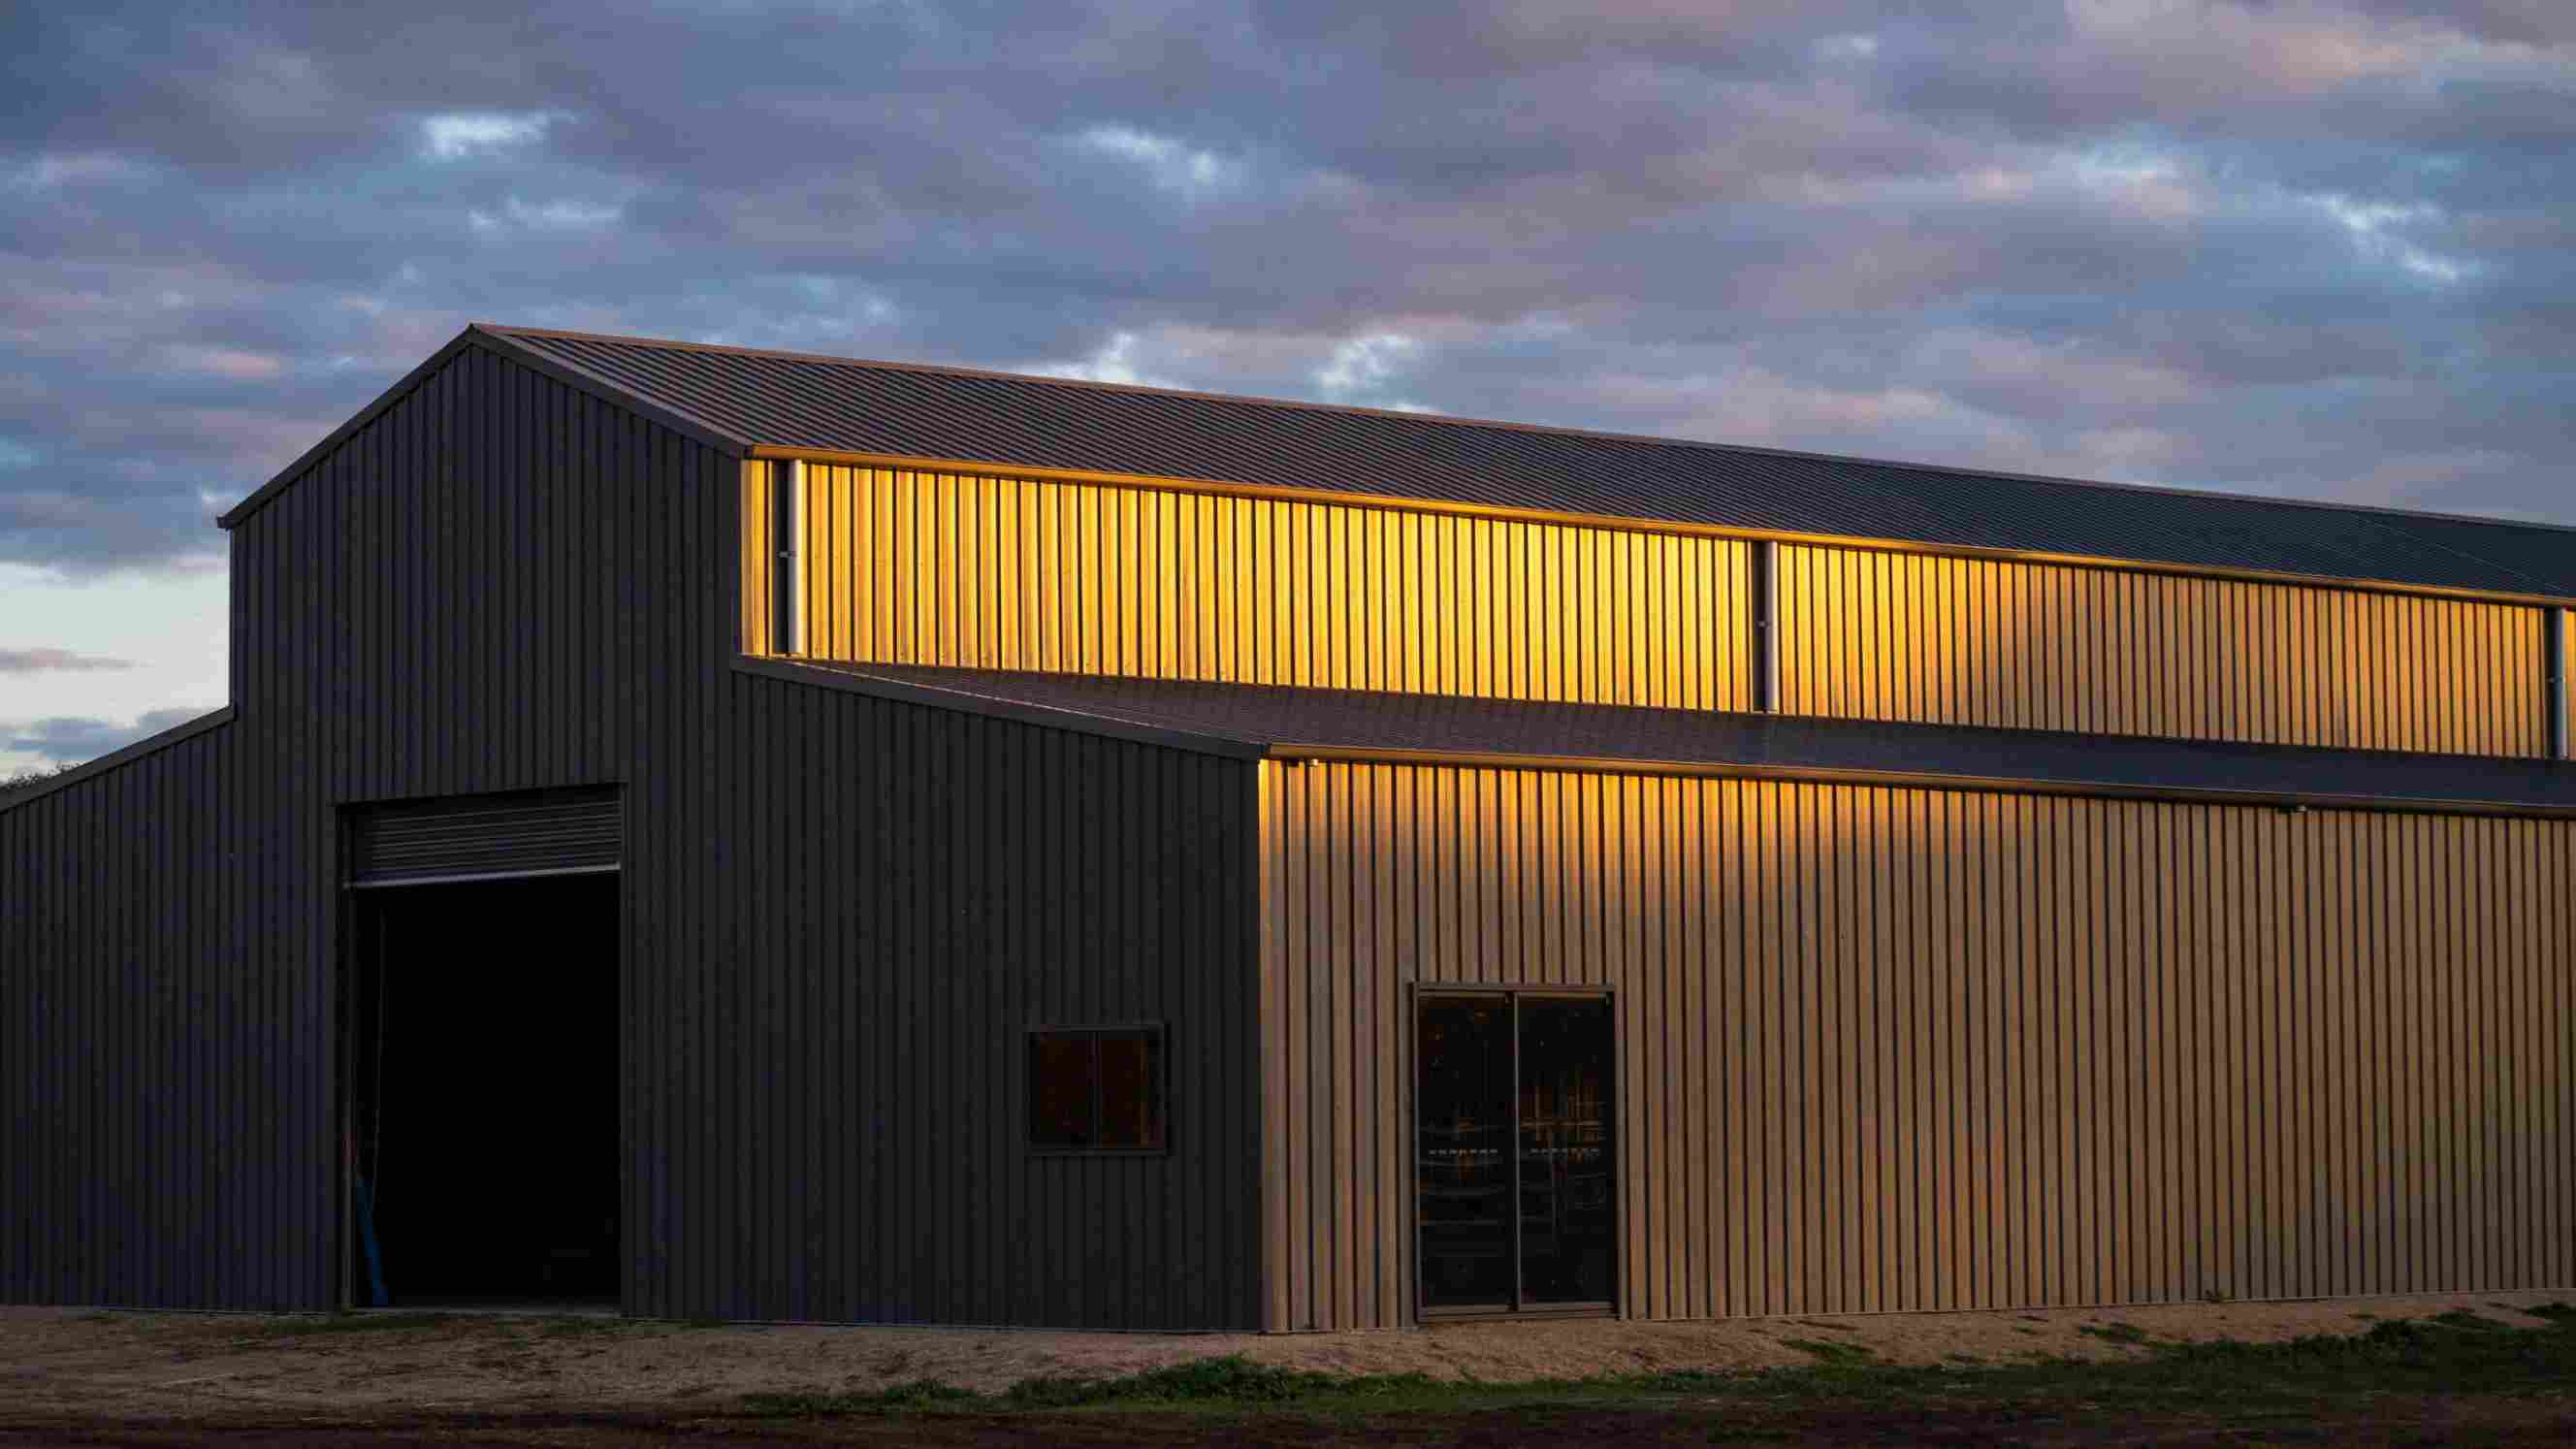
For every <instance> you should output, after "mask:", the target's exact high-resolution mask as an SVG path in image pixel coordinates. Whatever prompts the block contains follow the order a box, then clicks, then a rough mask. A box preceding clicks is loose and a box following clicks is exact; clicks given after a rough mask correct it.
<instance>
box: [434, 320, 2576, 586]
mask: <svg viewBox="0 0 2576 1449" xmlns="http://www.w3.org/2000/svg"><path fill="white" fill-rule="evenodd" d="M467 325H468V326H469V327H471V328H474V329H477V330H480V331H483V332H487V333H490V334H492V335H495V336H500V337H528V338H561V339H563V340H566V341H572V342H601V343H611V344H617V345H622V346H629V347H652V348H662V349H666V350H669V351H674V352H705V353H714V354H717V355H724V356H736V357H752V358H761V359H766V360H769V361H776V362H801V363H811V364H814V365H816V366H822V367H850V368H859V369H863V370H867V371H871V372H898V373H902V372H909V373H927V374H932V375H936V376H942V377H960V378H973V379H982V380H989V381H994V382H1017V383H1036V384H1040V385H1045V386H1054V387H1063V388H1070V389H1075V390H1080V391H1089V392H1103V393H1119V394H1127V395H1131V396H1139V397H1168V398H1186V399H1189V400H1191V401H1196V402H1215V403H1232V404H1237V405H1241V406H1248V407H1268V408H1292V409H1296V410H1298V411H1303V412H1320V413H1330V414H1334V415H1337V416H1343V417H1365V418H1383V419H1389V420H1393V421H1400V422H1419V423H1435V424H1440V425H1443V426H1448V427H1458V428H1492V429H1500V430H1504V431H1508V432H1516V433H1528V434H1533V435H1536V436H1541V437H1559V438H1581V439H1589V440H1592V441H1595V442H1610V443H1631V444H1643V445H1648V446H1653V447H1666V448H1690V449H1697V450H1704V451H1708V452H1716V453H1728V454H1735V455H1738V456H1744V455H1751V456H1755V457H1766V458H1787V459H1795V460H1798V461H1802V462H1815V463H1851V464H1862V465H1866V466H1869V467H1874V468H1901V469H1910V470H1913V471H1916V472H1923V473H1938V474H1943V475H1946V476H1949V477H1957V478H1984V479H2008V480H2011V481H2013V482H2019V483H2044V484H2048V485H2051V486H2054V487H2059V488H2068V489H2078V490H2099V491H2103V492H2110V493H2151V494H2156V495H2160V496H2163V497H2170V498H2183V499H2214V500H2219V501H2224V502H2230V503H2255V504H2266V505H2272V506H2277V507H2282V508H2304V509H2313V510H2318V511H2321V512H2327V513H2350V514H2358V515H2361V516H2363V517H2373V518H2380V517H2384V518H2405V519H2436V520H2440V521H2443V522H2448V523H2465V524H2471V525H2477V526H2483V527H2488V528H2530V529H2540V530H2544V531H2547V532H2551V533H2565V534H2570V535H2576V524H2567V523H2547V522H2540V521H2536V520H2532V519H2523V518H2494V517H2487V516H2483V515H2480V514H2473V513H2442V512H2437V511H2434V510H2431V509H2420V508H2399V507H2396V506H2394V505H2391V504H2384V503H2341V502H2336V501H2333V500H2330V499H2320V498H2284V497H2279V496H2276V495H2272V494H2266V493H2240V492H2235V491H2232V490H2227V489H2219V488H2194V487H2190V486H2187V485H2183V484H2176V483H2127V482H2117V481H2113V480H2109V479H2101V478H2077V477H2072V476H2069V475H2067V474H2062V473H2028V472H2019V471H2014V470H2010V469H2002V468H1977V467H1970V466H1968V465H1966V464H1963V463H1935V462H1928V461H1923V460H1918V459H1911V458H1874V457H1870V456H1868V455H1866V454H1861V453H1828V452H1820V451H1813V450H1808V449H1801V448H1780V447H1772V446H1769V445H1766V444H1761V443H1727V442H1719V441H1716V440H1714V439H1708V438H1676V437H1668V436H1664V435H1660V434H1655V433H1625V432H1615V431H1611V430H1608V429H1602V428H1577V427H1567V426H1564V425H1561V424H1554V423H1526V422H1514V421H1512V420H1510V419H1508V418H1483V417H1468V416H1464V415H1460V414H1455V413H1431V412H1410V411H1406V410H1404V409H1400V408H1373V407H1361V406H1357V405H1354V404H1350V403H1325V402H1314V401H1310V400H1308V399H1305V398H1286V397H1262V396H1259V395H1257V394H1252V393H1227V392H1206V391H1201V390H1198V389H1194V388H1176V387H1150V386H1146V385H1144V384H1141V383H1123V382H1100V381H1097V380H1094V379H1091V378H1081V377H1058V376H1055V375H1053V374H1049V373H1041V372H1007V371H1003V370H1001V369H998V368H985V367H961V366H956V365H953V364H949V363H935V362H897V361H893V360H891V359H887V358H875V357H846V356H841V355H838V354H834V353H828V352H798V351H792V350H788V349H783V348H770V347H743V346H738V345H735V344H732V343H722V342H690V341H686V340H684V339H680V338H671V337H642V336H634V335H630V334H624V333H614V332H584V331H578V330H574V329H569V328H552V327H517V326H512V325H510V324H507V323H500V322H474V323H469V324H467ZM549 356H550V354H549ZM556 360H560V359H556ZM621 391H627V392H630V393H631V392H632V391H633V390H632V389H621ZM742 441H743V442H744V443H746V444H747V445H753V446H759V445H760V444H759V443H758V440H756V439H744V440H742ZM773 446H783V445H773ZM2453 551H2454V552H2457V550H2453ZM2462 556H2463V557H2472V558H2474V557H2476V555H2462ZM2478 561H2479V562H2481V563H2486V564H2488V565H2489V566H2490V567H2496V568H2506V571H2507V572H2512V573H2520V570H2516V569H2511V568H2508V567H2507V566H2505V565H2501V564H2495V563H2493V562H2492V561H2491V560H2487V559H2483V558H2481V559H2479V560H2478ZM2526 577H2527V575H2526Z"/></svg>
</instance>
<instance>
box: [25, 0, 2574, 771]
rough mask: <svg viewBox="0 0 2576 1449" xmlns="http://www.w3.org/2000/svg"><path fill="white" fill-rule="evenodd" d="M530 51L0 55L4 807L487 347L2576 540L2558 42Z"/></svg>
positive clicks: (1767, 10)
mask: <svg viewBox="0 0 2576 1449" xmlns="http://www.w3.org/2000/svg"><path fill="white" fill-rule="evenodd" d="M524 8H526V7H523V6H521V5H518V4H511V5H506V6H493V7H488V8H487V7H484V6H482V5H481V4H480V3H479V0H442V3H440V4H438V5H434V6H402V7H381V9H382V13H381V14H377V15H368V14H365V13H363V8H362V7H347V8H343V7H337V6H303V5H295V6H276V7H267V6H256V5H230V4H222V3H207V4H203V5H199V6H195V7H187V8H184V9H182V8H177V7H171V6H169V5H167V4H166V3H155V4H150V5H136V6H132V7H130V8H124V9H120V8H119V7H118V6H116V5H115V4H114V3H112V0H111V3H101V0H85V3H82V4H79V5H21V6H12V7H9V8H8V14H7V16H6V17H5V18H0V57H5V59H0V65H5V66H6V67H7V72H8V91H9V94H10V97H11V103H10V105H9V106H7V107H6V108H5V114H0V773H6V772H7V771H9V770H11V769H13V768H19V767H25V766H29V765H34V764H38V763H45V762H52V761H60V760H73V759H79V758H84V757H86V756H88V755H90V754H93V753H96V752H98V751H100V750H103V749H106V748H112V747H113V746H114V745H116V744H117V743H120V742H122V741H123V740H125V739H128V738H132V737H134V736H135V735H136V734H137V733H139V732H142V731H144V730H146V729H149V728H153V727H157V726H158V725H159V724H163V723H167V722H169V721H171V720H174V719H177V718H181V717H184V716H185V715H187V714H190V713H194V712H196V711H198V710H201V709H204V708H208V707H211V706H214V705H217V704H220V703H221V702H222V701H223V695H224V651H225V647H226V646H225V639H224V629H223V614H224V606H223V598H224V589H225V575H224V541H223V537H222V535H221V534H219V533H217V532H216V531H214V530H213V528H212V527H211V524H210V522H209V520H210V519H211V517H212V515H213V514H214V513H215V512H217V511H219V510H220V509H221V508H222V507H223V506H224V505H225V504H227V503H228V502H230V501H231V500H233V499H235V498H238V497H240V496H241V495H242V494H243V493H245V492H247V491H248V490H250V489H251V488H253V487H255V486H257V485H258V484H259V483H260V482H262V481H263V480H264V479H265V478H266V477H267V476H268V475H269V474H270V473H271V472H272V471H273V470H274V469H276V468H277V467H279V466H280V465H281V464H283V463H285V462H286V461H287V460H289V459H290V458H292V457H293V456H294V455H295V454H297V453H298V452H300V451H301V450H302V449H303V448H304V447H306V446H307V445H309V444H310V443H311V442H312V441H314V440H315V439H316V438H318V437H319V436H320V435H322V434H323V433H324V432H326V431H328V430H329V429H330V428H331V427H332V426H334V425H335V424H337V423H338V422H339V421H340V420H341V419H342V418H344V417H346V416H347V415H348V414H349V413H351V412H353V411H355V410H356V409H357V408H358V407H360V406H361V405H362V404H364V403H365V402H366V401H367V400H368V399H369V398H370V397H372V396H373V395H374V394H375V393H377V392H378V391H379V390H381V389H382V388H383V387H384V386H385V385H386V384H387V383H389V382H390V381H392V380H393V379H394V378H395V377H396V376H398V375H399V374H400V373H401V372H403V371H404V370H405V369H407V368H408V367H409V366H410V365H411V364H413V363H415V362H417V361H418V360H419V359H420V358H421V357H422V356H424V355H425V354H427V353H428V352H430V351H431V350H432V349H434V348H435V347H437V346H438V345H439V344H440V343H441V342H442V341H444V340H445V339H446V338H447V337H448V336H449V335H451V334H452V333H454V332H455V331H456V329H457V328H458V327H459V326H460V325H462V324H463V323H464V322H465V321H467V320H469V319H474V318H490V319H495V320H500V321H509V322H520V323H531V324H540V325H547V326H557V327H577V328H589V329H596V330H603V331H621V332H639V333H650V334H657V335H664V336H676V337H687V338H695V339H701V340H707V341H719V342H731V343H743V344H750V345H760V346H781V347H793V348H802V349H810V350H816V351H830V352H846V353H852V354H857V355H862V356H872V357H890V358H905V359H918V360H926V361H937V362H955V363H967V364H974V365H978V366H988V367H1001V368H1015V369H1046V370H1053V371H1059V372H1068V373H1075V374H1079V375H1084V376H1093V377H1104V378H1115V379H1121V380H1135V381H1145V382H1168V383H1174V384H1180V385H1186V386H1191V387H1203V388H1213V389H1220V390H1226V391H1240V392H1255V393H1270V394H1278V395H1286V396H1297V397H1311V398H1320V399H1328V400H1336V401H1349V402H1357V403H1370V404H1381V405H1384V404H1400V405H1411V406H1419V407H1426V408H1432V409H1437V410H1440V411H1444V412H1455V413H1466V414H1475V415H1483V416H1499V417H1508V418H1517V419H1523V420H1529V421H1538V422H1554V423H1568V424H1577V425H1584V426H1594V427H1607V428H1615V429H1623V430H1633V431H1643V432H1654V433H1665V434H1674V435H1681V436H1688V437H1702V438H1714V439H1725V440H1733V441H1742V442H1756V443H1768V444H1775V445H1781V446H1790V447H1801V448H1817V449H1826V450H1832V451H1842V452H1860V453H1869V454H1877V455H1883V456H1894V457H1907V458H1923V459H1931V460H1937V461H1945V462H1959V463H1984V464H1992V465H1996V466H2000V467H2006V468H2013V469H2024V470H2033V471H2043V472H2057V473H2071V474H2077V475H2081V476H2087V477H2096V478H2106V479H2118V480H2132V481H2148V482H2160V483H2174V484H2184V485H2195V486H2211V487H2223V488H2228V489H2234V490H2241V491H2251V492H2260V493H2274V494H2285V495H2295V496H2301V497H2311V498H2331V499H2343V500H2349V501H2354V502H2364V503H2384V504H2398V505H2405V506H2415V507H2425V508H2434V509H2442V510H2448V511H2455V512H2472V513H2492V514H2499V515H2508V516H2516V517H2524V518H2539V519H2549V520H2553V521H2567V522H2576V499H2571V497H2570V494H2569V489H2570V485H2571V479H2570V476H2569V472H2568V469H2567V465H2566V461H2565V460H2566V459H2567V458H2569V457H2570V456H2571V454H2576V446H2571V445H2576V388H2571V382H2576V5H2569V4H2566V3H2563V0H2348V3H2343V4H2327V3H2315V4H2310V3H2297V0H2249V3H2238V4H2222V3H2207V4H2204V3H2181V0H2065V3H2064V4H2063V5H2059V4H2047V3H1989V0H1915V3H1910V4H1894V3H1888V4H1867V5H1864V4H1847V3H1838V0H1494V3H1489V4H1482V5H1468V4H1460V5H1454V6H1451V5H1442V4H1430V3H1423V4H1406V5H1397V6H1389V5H1386V4H1384V3H1381V0H1372V3H1359V0H1349V3H1345V0H1249V3H1241V4H1225V3H1213V0H1211V3H1194V4H1178V3H1173V4H1155V3H1139V0H1115V3H1104V4H1100V5H1098V6H1083V5H1078V4H1067V3H1043V4H1025V5H1011V4H970V5H954V6H939V5H933V4H926V3H925V4H901V3H888V4H869V3H864V0H851V3H844V4H829V5H818V6H811V7H764V6H760V5H756V4H747V3H737V4H720V5H712V6H707V7H702V8H697V9H685V8H676V7H674V8H665V7H659V6H626V5H620V4H602V3H588V4H584V5H581V6H572V7H562V8H561V12H560V13H561V14H562V15H564V16H566V17H569V18H564V19H560V20H531V19H528V18H526V17H525V16H524V15H522V14H521V13H519V12H521V11H522V10H523V9H524ZM1390 11H1392V12H1394V13H1395V18H1389V15H1388V12H1390ZM182 15H184V17H185V18H184V21H182V20H177V19H174V17H176V16H182Z"/></svg>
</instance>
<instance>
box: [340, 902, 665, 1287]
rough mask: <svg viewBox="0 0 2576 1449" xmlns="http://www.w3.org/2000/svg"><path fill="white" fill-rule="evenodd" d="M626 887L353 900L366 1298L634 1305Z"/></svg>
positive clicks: (354, 1122) (359, 1229) (353, 1068)
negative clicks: (627, 1214)
mask: <svg viewBox="0 0 2576 1449" xmlns="http://www.w3.org/2000/svg"><path fill="white" fill-rule="evenodd" d="M617 891H618V878H617V876H616V875H614V874H598V875H563V876H549V877H540V878H535V879H524V880H498V881H495V880H485V881H475V882H470V883H459V884H423V885H403V886H393V887H387V888H382V889H364V890H353V891H351V892H350V905H351V922H350V936H349V944H350V960H349V981H348V985H349V994H348V998H347V1000H348V1005H349V1011H348V1015H347V1017H346V1018H345V1021H344V1029H345V1030H346V1032H347V1034H348V1035H347V1043H346V1045H347V1051H346V1053H345V1055H344V1056H343V1058H342V1060H344V1061H346V1062H347V1063H348V1065H349V1095H348V1117H347V1127H348V1130H347V1134H346V1143H345V1146H346V1153H347V1168H348V1188H349V1208H350V1214H349V1222H350V1225H351V1229H352V1231H351V1232H350V1234H349V1239H350V1255H349V1256H350V1261H349V1263H348V1277H347V1279H346V1281H347V1282H348V1284H349V1294H348V1300H349V1302H350V1303H351V1304H353V1305H355V1306H358V1307H371V1306H385V1305H406V1306H422V1305H440V1306H461V1305H469V1304H515V1303H556V1304H570V1303H596V1304H614V1303H615V1302H616V1301H617V1296H618V1280H619V1274H618V1264H619V1261H620V1259H619V1255H618V1215H619V1214H618V1209H619V1181H620V1174H621V1166H622V1164H621V1160H620V1156H619V1133H618V1124H619V1116H618V1072H617V1048H618V1019H619V1018H618V974H619V973H618V962H617V934H618V911H617Z"/></svg>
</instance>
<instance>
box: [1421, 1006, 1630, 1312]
mask: <svg viewBox="0 0 2576 1449" xmlns="http://www.w3.org/2000/svg"><path fill="white" fill-rule="evenodd" d="M1443 996H1499V997H1504V998H1506V999H1507V1000H1509V1001H1511V1002H1512V1003H1513V1004H1514V1005H1513V1012H1512V1154H1513V1156H1512V1217H1511V1224H1512V1249H1511V1259H1512V1301H1511V1302H1510V1303H1509V1304H1506V1305H1504V1306H1503V1307H1500V1308H1494V1307H1486V1306H1471V1307H1454V1308H1434V1307H1430V1306H1427V1305H1425V1304H1424V1303H1423V1301H1422V1271H1423V1263H1422V1141H1421V1126H1422V1060H1421V1057H1422V1054H1421V1041H1422V1011H1423V1005H1424V1002H1425V1000H1426V999H1427V998H1431V997H1443ZM1525 996H1535V997H1553V998H1556V999H1558V1000H1576V1001H1598V1002H1601V1003H1602V1004H1603V1005H1605V1006H1607V1007H1609V1009H1610V1082H1609V1094H1610V1113H1609V1116H1610V1143H1611V1171H1610V1225H1611V1231H1610V1299H1609V1301H1608V1302H1606V1303H1543V1304H1537V1305H1530V1304H1525V1303H1523V1302H1522V1301H1521V1253H1520V1239H1521V1223H1520V1156H1519V1154H1520V1062H1521V1034H1520V1012H1519V1008H1518V1002H1519V999H1520V998H1522V997H1525ZM1404 1002H1405V1011H1404V1016H1405V1033H1404V1040H1403V1053H1402V1061H1403V1063H1404V1092H1403V1095H1402V1098H1401V1100H1402V1102H1403V1104H1404V1107H1403V1111H1404V1160H1405V1172H1404V1183H1403V1187H1402V1191H1403V1193H1404V1215H1403V1216H1404V1235H1405V1240H1404V1251H1405V1254H1406V1257H1407V1258H1408V1259H1409V1260H1410V1261H1411V1263H1412V1265H1413V1271H1412V1273H1411V1274H1410V1275H1409V1277H1410V1278H1411V1282H1410V1283H1408V1284H1407V1285H1406V1286H1407V1289H1408V1291H1409V1292H1410V1293H1411V1295H1412V1298H1413V1321H1414V1322H1415V1323H1416V1324H1421V1323H1424V1322H1431V1321H1436V1322H1441V1323H1455V1322H1458V1321H1460V1320H1474V1319H1494V1320H1504V1319H1510V1320H1522V1319H1532V1318H1625V1317H1627V1316H1628V1309H1627V1304H1626V1301H1625V1300H1624V1299H1623V1298H1622V1297H1621V1295H1620V1291H1619V1290H1620V1287H1621V1285H1622V1282H1623V1279H1624V1276H1625V1270H1626V1266H1627V1258H1628V1214H1627V1207H1628V1145H1627V1144H1628V1133H1627V1131H1626V1129H1625V1125H1624V1119H1625V1117H1626V1113H1627V1106H1628V1099H1627V1094H1626V1093H1625V1092H1623V1091H1621V1090H1620V1089H1619V1066H1620V1063H1621V1062H1623V1061H1625V1060H1626V1059H1627V1057H1626V1054H1627V1041H1626V1036H1627V1029H1626V1022H1625V1018H1624V1016H1623V1015H1622V1014H1621V1012H1620V1010H1619V988H1618V987H1616V986H1610V985H1602V986H1583V985H1569V984H1567V983H1565V982H1561V981H1466V982H1458V983H1455V984H1452V983H1449V982H1442V981H1408V982H1406V983H1405V984H1404Z"/></svg>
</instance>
